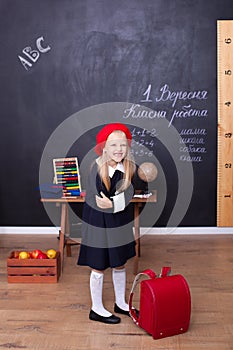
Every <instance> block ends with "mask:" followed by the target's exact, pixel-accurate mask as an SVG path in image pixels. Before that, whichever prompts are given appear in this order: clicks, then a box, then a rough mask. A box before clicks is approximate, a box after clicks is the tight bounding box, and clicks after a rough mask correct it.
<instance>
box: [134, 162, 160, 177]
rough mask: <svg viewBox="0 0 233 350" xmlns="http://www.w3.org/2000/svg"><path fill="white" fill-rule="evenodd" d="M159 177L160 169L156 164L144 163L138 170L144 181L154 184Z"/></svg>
mask: <svg viewBox="0 0 233 350" xmlns="http://www.w3.org/2000/svg"><path fill="white" fill-rule="evenodd" d="M157 175H158V169H157V167H156V166H155V164H154V163H151V162H144V163H142V164H141V165H140V166H139V168H138V176H139V177H140V179H141V180H142V181H145V182H152V181H154V180H155V179H156V177H157Z"/></svg>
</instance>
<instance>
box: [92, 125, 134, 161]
mask: <svg viewBox="0 0 233 350" xmlns="http://www.w3.org/2000/svg"><path fill="white" fill-rule="evenodd" d="M116 130H121V131H123V132H124V133H125V135H126V138H127V140H128V144H129V146H130V145H131V140H132V135H131V132H130V131H129V129H128V128H127V126H125V125H124V124H121V123H112V124H107V125H105V126H104V127H103V129H101V130H100V131H99V132H98V134H97V135H96V146H95V152H96V153H97V154H98V155H99V156H101V155H102V153H103V148H104V146H105V142H106V140H107V138H108V136H109V135H110V134H111V133H112V132H113V131H116Z"/></svg>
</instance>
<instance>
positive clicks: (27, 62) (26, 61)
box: [18, 36, 51, 70]
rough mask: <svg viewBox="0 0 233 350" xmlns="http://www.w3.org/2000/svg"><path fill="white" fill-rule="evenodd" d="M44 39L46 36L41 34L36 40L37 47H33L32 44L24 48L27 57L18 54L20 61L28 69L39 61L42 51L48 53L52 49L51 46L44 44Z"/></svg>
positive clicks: (23, 51)
mask: <svg viewBox="0 0 233 350" xmlns="http://www.w3.org/2000/svg"><path fill="white" fill-rule="evenodd" d="M43 41H44V38H43V36H41V37H39V38H38V39H37V40H36V49H32V48H31V47H30V46H27V47H25V48H24V49H23V50H22V53H23V54H24V55H25V56H26V58H25V57H22V56H20V55H18V58H19V60H20V62H21V63H22V65H23V67H24V68H25V69H26V70H28V69H29V68H31V67H32V65H33V64H34V63H36V62H37V61H38V59H39V57H40V53H46V52H48V51H50V50H51V47H50V46H46V47H43V46H42V42H43Z"/></svg>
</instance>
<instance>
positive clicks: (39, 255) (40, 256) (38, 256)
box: [37, 252, 48, 259]
mask: <svg viewBox="0 0 233 350" xmlns="http://www.w3.org/2000/svg"><path fill="white" fill-rule="evenodd" d="M37 259H48V257H47V255H46V254H45V253H43V252H40V253H39V254H38V255H37Z"/></svg>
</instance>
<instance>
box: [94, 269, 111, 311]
mask: <svg viewBox="0 0 233 350" xmlns="http://www.w3.org/2000/svg"><path fill="white" fill-rule="evenodd" d="M103 281H104V274H103V273H99V272H96V271H93V270H92V271H91V275H90V291H91V299H92V310H93V311H94V312H96V313H97V314H98V315H100V316H104V317H109V316H111V315H112V314H111V312H109V311H107V310H106V309H105V308H104V306H103V301H102V293H103Z"/></svg>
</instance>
